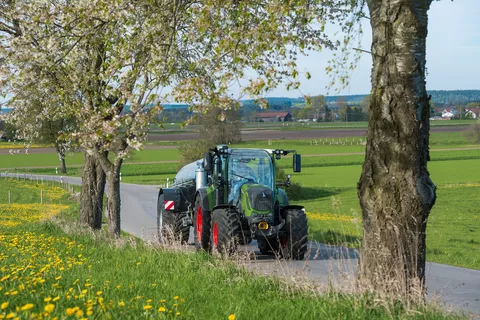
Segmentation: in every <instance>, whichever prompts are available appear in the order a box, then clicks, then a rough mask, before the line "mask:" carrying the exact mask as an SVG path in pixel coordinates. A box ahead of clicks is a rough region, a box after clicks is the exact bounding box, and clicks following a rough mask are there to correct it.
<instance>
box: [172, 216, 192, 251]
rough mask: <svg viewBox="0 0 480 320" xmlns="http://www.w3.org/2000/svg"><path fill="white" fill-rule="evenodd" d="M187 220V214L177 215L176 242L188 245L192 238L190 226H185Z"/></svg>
mask: <svg viewBox="0 0 480 320" xmlns="http://www.w3.org/2000/svg"><path fill="white" fill-rule="evenodd" d="M185 218H187V214H186V213H184V212H180V213H176V214H175V229H174V232H175V240H177V241H178V240H179V241H180V243H181V244H186V243H188V238H189V236H190V225H184V224H183V223H184V219H185Z"/></svg>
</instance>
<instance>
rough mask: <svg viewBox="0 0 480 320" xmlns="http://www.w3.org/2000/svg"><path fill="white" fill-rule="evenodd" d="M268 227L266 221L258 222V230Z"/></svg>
mask: <svg viewBox="0 0 480 320" xmlns="http://www.w3.org/2000/svg"><path fill="white" fill-rule="evenodd" d="M268 227H269V225H268V222H267V221H260V222H259V223H258V229H260V230H268Z"/></svg>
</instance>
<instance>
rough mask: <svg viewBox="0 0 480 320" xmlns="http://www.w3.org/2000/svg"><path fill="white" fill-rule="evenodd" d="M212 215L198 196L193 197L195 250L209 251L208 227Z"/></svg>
mask: <svg viewBox="0 0 480 320" xmlns="http://www.w3.org/2000/svg"><path fill="white" fill-rule="evenodd" d="M211 220H212V217H211V215H210V211H208V210H205V208H204V207H203V205H202V201H201V198H200V197H197V198H196V199H195V214H194V219H193V221H194V222H193V228H194V237H195V247H196V248H197V250H201V249H203V250H205V251H207V252H208V251H209V249H210V228H211Z"/></svg>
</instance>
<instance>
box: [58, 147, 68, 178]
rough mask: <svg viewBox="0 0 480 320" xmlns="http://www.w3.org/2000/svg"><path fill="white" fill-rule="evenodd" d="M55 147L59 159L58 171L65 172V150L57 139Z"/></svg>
mask: <svg viewBox="0 0 480 320" xmlns="http://www.w3.org/2000/svg"><path fill="white" fill-rule="evenodd" d="M55 149H56V151H57V154H58V159H59V160H60V172H61V173H63V174H67V166H66V165H65V150H64V149H63V148H62V147H61V146H60V144H59V143H58V141H56V142H55Z"/></svg>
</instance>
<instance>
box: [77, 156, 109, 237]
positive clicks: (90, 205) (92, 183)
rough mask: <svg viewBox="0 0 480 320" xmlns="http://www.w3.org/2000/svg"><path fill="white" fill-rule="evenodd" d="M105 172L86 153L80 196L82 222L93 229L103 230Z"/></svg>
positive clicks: (92, 157)
mask: <svg viewBox="0 0 480 320" xmlns="http://www.w3.org/2000/svg"><path fill="white" fill-rule="evenodd" d="M104 192H105V172H104V171H103V169H102V167H101V165H100V164H99V163H98V161H97V160H96V159H95V158H94V156H91V155H88V154H87V153H86V152H85V166H84V169H83V176H82V192H81V194H80V222H81V223H84V224H86V225H88V226H89V227H90V228H92V229H101V228H102V212H103V195H104Z"/></svg>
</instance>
